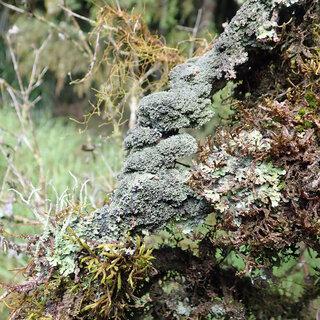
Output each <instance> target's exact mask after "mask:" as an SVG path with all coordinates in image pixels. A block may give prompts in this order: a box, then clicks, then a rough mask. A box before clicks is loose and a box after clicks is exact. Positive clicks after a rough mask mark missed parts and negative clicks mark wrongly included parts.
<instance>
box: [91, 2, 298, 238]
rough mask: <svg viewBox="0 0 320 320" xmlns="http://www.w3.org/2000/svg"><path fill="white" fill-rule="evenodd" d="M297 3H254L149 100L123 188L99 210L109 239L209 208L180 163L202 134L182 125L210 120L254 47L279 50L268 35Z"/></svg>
mask: <svg viewBox="0 0 320 320" xmlns="http://www.w3.org/2000/svg"><path fill="white" fill-rule="evenodd" d="M300 3H304V1H300ZM291 6H293V2H292V1H256V0H249V1H247V2H246V3H245V4H244V5H243V6H242V7H241V8H240V10H239V11H238V13H237V15H236V17H235V18H234V19H233V20H232V21H231V22H230V24H229V25H228V26H227V27H226V29H225V31H224V32H223V34H222V35H221V36H220V37H219V39H218V40H217V41H216V42H215V43H214V44H213V47H212V49H211V50H210V51H208V52H207V53H206V54H204V55H203V56H200V57H198V58H194V59H190V60H189V61H187V62H186V63H184V64H182V65H178V66H176V67H175V68H174V69H173V70H172V71H171V73H170V77H169V78H170V82H169V89H168V90H167V91H163V92H156V93H152V94H150V95H148V96H146V97H144V98H142V100H141V101H140V104H139V111H138V125H137V127H136V128H134V129H133V130H131V131H130V132H129V133H128V136H127V137H126V139H125V141H124V145H125V148H126V149H127V158H126V160H125V163H124V169H123V171H122V173H121V175H120V177H119V185H118V188H117V190H116V191H115V193H114V195H113V197H112V200H111V204H110V205H109V206H107V207H104V208H103V209H101V210H100V211H98V212H97V214H96V217H97V221H96V224H97V225H99V226H100V235H101V236H103V237H105V238H109V239H115V238H119V237H121V235H122V234H123V233H124V232H125V231H127V230H128V229H129V230H131V231H133V232H141V231H143V230H145V229H147V230H149V231H151V230H155V229H159V228H161V227H163V226H164V225H165V224H166V223H167V222H168V221H173V220H176V221H177V220H180V221H181V220H188V222H189V223H190V222H192V221H193V222H194V223H198V222H199V221H200V220H201V219H202V218H203V217H204V216H205V215H206V214H207V213H208V210H207V209H206V203H205V202H204V201H203V199H202V198H200V197H198V196H197V195H196V194H195V192H194V191H193V190H192V189H191V188H190V187H189V186H187V185H186V183H185V182H186V180H187V179H188V172H187V171H186V169H185V168H183V167H181V166H179V165H178V163H179V160H180V159H181V158H186V157H190V156H191V155H193V154H194V153H195V152H196V150H197V147H196V141H195V139H194V138H193V137H192V136H191V135H190V134H187V133H181V130H183V129H186V128H194V127H198V126H201V125H203V124H204V123H206V122H207V121H208V120H209V119H210V117H211V116H212V115H213V113H214V110H212V108H211V98H212V94H213V93H214V92H217V91H218V90H219V89H221V88H222V87H223V86H224V85H225V84H226V83H227V81H229V80H230V79H235V78H236V77H237V70H238V69H239V67H240V66H242V67H243V66H245V65H246V64H248V63H250V55H251V53H252V52H254V51H257V50H265V51H270V50H272V48H273V47H274V42H275V40H277V39H276V37H269V36H266V35H264V33H263V32H264V31H267V35H268V34H270V33H272V34H276V28H277V21H278V19H279V12H280V11H281V10H282V9H283V8H290V7H291Z"/></svg>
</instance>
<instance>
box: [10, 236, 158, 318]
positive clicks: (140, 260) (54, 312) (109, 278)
mask: <svg viewBox="0 0 320 320" xmlns="http://www.w3.org/2000/svg"><path fill="white" fill-rule="evenodd" d="M73 239H74V241H75V242H76V243H78V244H79V246H80V248H81V250H80V251H79V252H78V253H77V255H76V264H77V268H76V269H75V270H74V272H73V273H72V274H69V275H68V276H64V275H61V273H60V272H59V270H58V269H56V268H52V267H51V268H50V269H49V270H48V274H47V275H46V276H42V277H38V278H37V277H36V274H35V275H34V278H33V280H29V282H28V283H26V284H23V285H20V286H17V287H16V288H14V293H12V295H11V296H9V298H8V299H7V304H8V306H9V307H10V308H11V309H12V317H11V319H30V320H31V319H43V320H44V319H109V318H110V319H123V318H125V313H126V311H127V310H128V309H129V308H130V307H132V305H134V303H135V299H136V297H135V293H136V291H138V289H139V288H140V286H142V285H143V283H144V282H145V281H146V277H147V275H148V274H149V273H150V272H151V271H152V270H153V267H152V260H153V259H154V257H153V256H152V250H151V249H146V247H145V245H144V244H143V243H142V242H141V240H140V238H139V237H137V238H136V239H135V240H133V239H130V238H128V240H127V242H115V243H102V244H97V245H89V244H87V243H85V242H84V241H83V240H81V239H80V238H78V237H77V236H76V235H75V234H74V233H73Z"/></svg>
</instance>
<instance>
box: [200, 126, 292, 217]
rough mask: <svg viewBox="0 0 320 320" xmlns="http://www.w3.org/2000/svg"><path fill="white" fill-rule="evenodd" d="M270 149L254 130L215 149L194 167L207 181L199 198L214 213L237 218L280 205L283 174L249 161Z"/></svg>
mask: <svg viewBox="0 0 320 320" xmlns="http://www.w3.org/2000/svg"><path fill="white" fill-rule="evenodd" d="M269 149H270V142H269V140H268V139H265V138H263V136H262V135H261V133H260V132H258V131H256V130H252V131H242V132H240V133H239V135H238V136H237V137H236V138H233V139H231V140H230V141H228V142H227V143H226V144H223V145H222V146H220V147H219V148H218V147H214V149H213V151H212V153H211V154H210V155H209V157H208V159H207V161H206V162H205V163H201V164H200V165H199V166H198V167H197V171H198V172H199V173H200V174H201V176H202V178H203V179H204V181H207V183H206V184H205V186H204V187H203V190H202V194H203V196H204V197H205V198H206V199H207V200H208V201H209V202H210V203H211V204H212V205H213V207H214V209H216V210H217V211H218V212H220V213H224V212H232V213H234V215H235V216H238V215H239V214H243V213H245V212H248V211H250V210H251V209H252V208H253V207H255V208H259V207H262V206H266V205H267V206H268V205H269V206H270V207H272V208H275V207H277V206H278V205H279V203H280V202H281V201H282V199H283V196H282V194H281V190H282V188H283V183H282V177H283V175H284V174H285V173H286V172H285V170H283V169H282V168H277V167H276V166H274V165H273V164H272V163H271V162H267V161H257V160H254V158H253V157H252V154H254V153H257V152H263V151H267V150H269Z"/></svg>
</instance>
